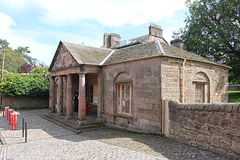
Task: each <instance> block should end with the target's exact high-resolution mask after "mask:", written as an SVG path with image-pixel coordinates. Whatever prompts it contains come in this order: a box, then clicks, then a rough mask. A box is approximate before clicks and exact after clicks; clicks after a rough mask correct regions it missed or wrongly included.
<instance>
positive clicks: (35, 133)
mask: <svg viewBox="0 0 240 160" xmlns="http://www.w3.org/2000/svg"><path fill="white" fill-rule="evenodd" d="M44 112H45V113H46V112H47V110H31V111H21V112H19V113H18V126H17V130H15V131H12V130H11V128H10V125H8V122H7V121H5V119H4V117H2V116H1V117H0V130H1V134H2V136H3V137H4V139H5V141H6V145H2V146H1V157H0V158H1V159H24V160H26V159H41V160H42V159H69V160H73V159H80V160H85V159H86V160H87V159H94V160H98V159H100V160H102V159H114V160H115V159H127V160H131V159H134V160H148V159H149V160H155V159H159V160H167V159H199V160H200V159H202V160H203V159H216V160H222V159H224V160H225V159H226V160H227V158H225V157H222V156H219V155H216V154H213V153H210V152H207V151H203V150H199V149H197V148H194V147H190V146H188V145H184V144H182V143H178V142H174V141H171V140H170V139H169V138H165V137H161V136H159V135H148V134H136V133H131V132H125V131H118V130H113V129H108V128H101V129H99V130H92V131H85V132H82V133H80V134H75V133H73V132H71V131H69V130H67V129H64V128H62V127H60V126H58V125H56V124H54V123H51V122H49V121H47V120H45V119H43V118H42V117H40V116H39V115H40V114H43V113H44ZM22 117H24V118H25V120H26V121H27V125H28V142H27V143H24V142H25V139H24V137H22V130H21V122H22Z"/></svg>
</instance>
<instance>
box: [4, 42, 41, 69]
mask: <svg viewBox="0 0 240 160" xmlns="http://www.w3.org/2000/svg"><path fill="white" fill-rule="evenodd" d="M0 44H1V46H2V48H0V50H2V49H4V50H5V51H6V53H5V63H4V69H5V70H7V71H8V72H13V73H17V72H18V71H19V70H20V69H21V66H22V65H23V64H30V65H31V66H32V65H34V66H35V65H36V62H37V60H36V59H34V58H32V57H31V56H29V55H28V54H29V53H30V50H29V49H28V47H18V48H17V49H15V50H13V49H12V48H11V47H9V43H8V42H7V40H2V39H0ZM2 59H3V53H2V52H0V66H2Z"/></svg>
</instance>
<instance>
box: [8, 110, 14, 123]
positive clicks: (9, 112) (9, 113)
mask: <svg viewBox="0 0 240 160" xmlns="http://www.w3.org/2000/svg"><path fill="white" fill-rule="evenodd" d="M12 113H13V110H12V109H9V110H8V119H9V124H12V121H11V118H12V116H11V114H12Z"/></svg>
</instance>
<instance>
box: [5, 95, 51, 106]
mask: <svg viewBox="0 0 240 160" xmlns="http://www.w3.org/2000/svg"><path fill="white" fill-rule="evenodd" d="M2 105H3V106H4V107H6V106H10V107H12V108H18V107H19V108H44V107H48V106H49V99H48V98H43V97H26V96H19V97H12V96H3V104H2Z"/></svg>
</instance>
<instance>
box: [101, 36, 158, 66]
mask: <svg viewBox="0 0 240 160" xmlns="http://www.w3.org/2000/svg"><path fill="white" fill-rule="evenodd" d="M159 54H160V51H159V49H158V45H157V43H156V42H155V41H152V42H148V43H143V44H138V45H134V46H129V47H126V48H121V49H116V50H115V52H114V53H113V54H112V55H111V56H110V57H109V58H108V59H107V61H106V62H105V63H104V65H106V64H113V63H119V62H123V61H129V60H134V59H139V58H144V57H150V56H154V55H159Z"/></svg>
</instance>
